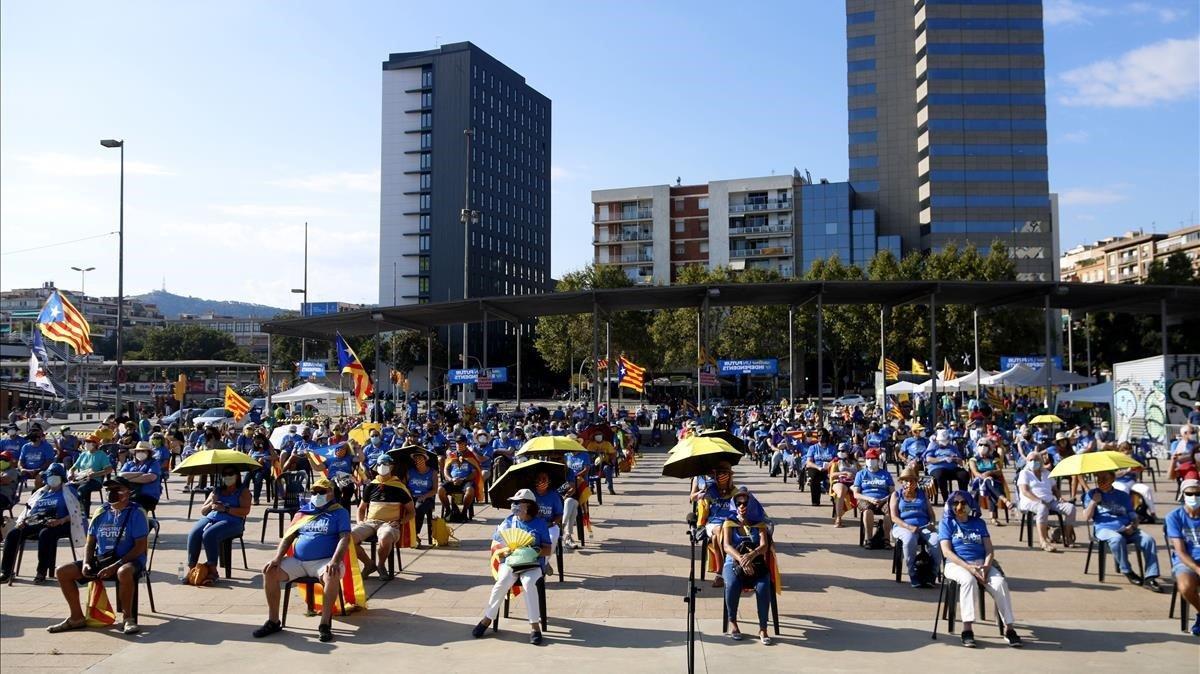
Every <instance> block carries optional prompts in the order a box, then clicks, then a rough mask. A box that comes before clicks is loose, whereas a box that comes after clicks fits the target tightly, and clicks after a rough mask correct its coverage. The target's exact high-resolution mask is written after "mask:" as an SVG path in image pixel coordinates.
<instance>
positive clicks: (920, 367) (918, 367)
mask: <svg viewBox="0 0 1200 674" xmlns="http://www.w3.org/2000/svg"><path fill="white" fill-rule="evenodd" d="M912 373H913V374H929V370H926V369H925V364H924V363H922V362H921V361H919V360H917V359H916V358H913V359H912Z"/></svg>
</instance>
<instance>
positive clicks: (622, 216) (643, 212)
mask: <svg viewBox="0 0 1200 674" xmlns="http://www.w3.org/2000/svg"><path fill="white" fill-rule="evenodd" d="M653 213H654V211H653V209H649V208H637V209H630V210H628V211H621V212H619V213H612V212H610V213H609V214H608V217H607V218H604V217H600V218H597V219H596V222H616V221H618V220H652V219H654V214H653Z"/></svg>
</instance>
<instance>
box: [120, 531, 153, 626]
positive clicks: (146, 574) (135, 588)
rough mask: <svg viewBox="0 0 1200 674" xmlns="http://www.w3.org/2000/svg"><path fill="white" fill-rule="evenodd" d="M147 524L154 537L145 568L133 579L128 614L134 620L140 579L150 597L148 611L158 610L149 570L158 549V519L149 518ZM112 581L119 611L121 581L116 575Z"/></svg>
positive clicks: (136, 615)
mask: <svg viewBox="0 0 1200 674" xmlns="http://www.w3.org/2000/svg"><path fill="white" fill-rule="evenodd" d="M149 524H150V531H151V533H153V534H154V538H153V539H152V540H151V543H150V556H149V557H148V558H147V559H146V568H145V569H143V570H142V573H141V575H140V576H139V577H137V578H134V579H133V597H132V601H133V608H132V610H130V611H129V615H130V617H132V618H133V619H134V620H135V621H136V620H137V617H138V586H139V585H141V580H142V579H143V578H145V579H146V596H148V597H149V598H150V612H151V613H157V612H158V609H156V608H155V607H154V586H152V585H151V584H150V571H151V569H153V568H154V553H155V551H156V550H158V534H159V531H160V527H159V524H158V520H149ZM112 581H113V585H115V586H116V589H117V602H116V609H117V611H118V612H120V611H121V610H122V608H121V581H120V579H119V578H117V577H116V576H113V578H112Z"/></svg>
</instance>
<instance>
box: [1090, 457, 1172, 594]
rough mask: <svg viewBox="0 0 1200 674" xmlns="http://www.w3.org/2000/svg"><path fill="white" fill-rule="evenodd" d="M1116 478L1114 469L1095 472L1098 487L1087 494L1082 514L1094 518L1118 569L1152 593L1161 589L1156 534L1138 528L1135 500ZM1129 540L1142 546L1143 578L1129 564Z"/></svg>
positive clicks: (1093, 522)
mask: <svg viewBox="0 0 1200 674" xmlns="http://www.w3.org/2000/svg"><path fill="white" fill-rule="evenodd" d="M1115 481H1116V473H1114V472H1113V471H1111V470H1109V471H1105V472H1103V473H1096V484H1097V485H1098V486H1097V487H1096V488H1095V489H1092V490H1091V491H1089V492H1087V494H1086V495H1085V496H1084V506H1085V508H1084V514H1083V517H1084V519H1088V520H1091V521H1092V524H1093V528H1094V530H1095V534H1096V538H1097V539H1098V540H1099V541H1100V542H1101V543H1106V544H1107V545H1108V549H1109V550H1110V551H1112V556H1113V560H1114V561H1115V562H1116V564H1117V568H1118V569H1120V571H1121V573H1123V574H1125V577H1126V578H1127V579H1129V582H1130V583H1132V584H1134V585H1141V586H1142V587H1145V588H1147V589H1149V590H1151V591H1152V592H1162V587H1161V586H1160V585H1159V583H1158V548H1157V547H1156V546H1155V544H1154V537H1153V536H1151V535H1150V534H1148V533H1146V532H1144V531H1142V530H1140V529H1139V528H1138V518H1137V514H1136V513H1135V512H1134V510H1133V501H1132V500H1131V499H1130V498H1129V494H1126V493H1125V492H1123V491H1120V490H1118V489H1114V488H1113V482H1115ZM1129 543H1133V544H1135V545H1137V546H1138V547H1139V548H1141V549H1142V559H1143V560H1144V562H1145V564H1146V577H1145V578H1144V579H1143V578H1139V577H1138V575H1137V574H1136V573H1134V572H1133V567H1131V566H1130V565H1129V553H1128V552H1127V551H1126V549H1125V546H1126V545H1127V544H1129Z"/></svg>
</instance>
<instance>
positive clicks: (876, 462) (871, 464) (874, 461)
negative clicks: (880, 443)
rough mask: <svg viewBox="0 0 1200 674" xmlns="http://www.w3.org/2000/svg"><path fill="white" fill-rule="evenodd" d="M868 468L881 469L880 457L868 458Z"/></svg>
mask: <svg viewBox="0 0 1200 674" xmlns="http://www.w3.org/2000/svg"><path fill="white" fill-rule="evenodd" d="M867 468H869V469H870V470H879V459H868V460H867Z"/></svg>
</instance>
